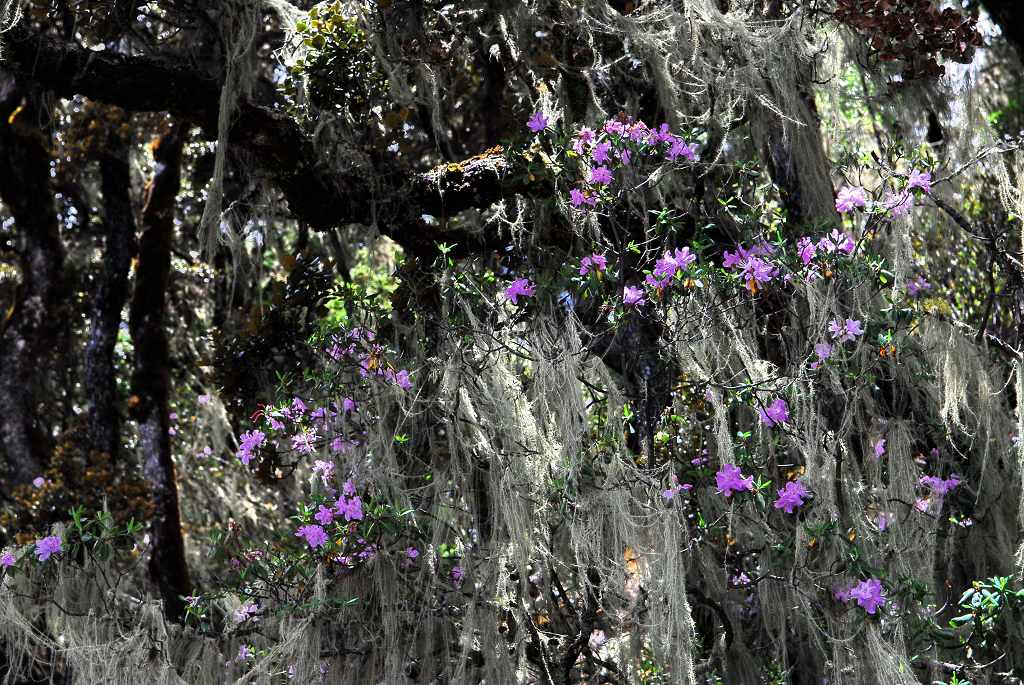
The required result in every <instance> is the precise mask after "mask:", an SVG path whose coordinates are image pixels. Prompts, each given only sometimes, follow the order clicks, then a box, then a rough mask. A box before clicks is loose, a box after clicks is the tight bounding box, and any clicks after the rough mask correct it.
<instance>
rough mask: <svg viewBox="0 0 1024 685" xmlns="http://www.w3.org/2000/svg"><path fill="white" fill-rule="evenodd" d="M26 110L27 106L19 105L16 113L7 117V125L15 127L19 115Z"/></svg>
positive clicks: (15, 109) (15, 110)
mask: <svg viewBox="0 0 1024 685" xmlns="http://www.w3.org/2000/svg"><path fill="white" fill-rule="evenodd" d="M24 109H25V105H18V106H17V107H15V108H14V111H13V112H11V116H9V117H7V125H8V126H13V125H14V121H15V119H17V118H18V115H19V114H21V113H22V111H24Z"/></svg>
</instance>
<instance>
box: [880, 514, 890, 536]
mask: <svg viewBox="0 0 1024 685" xmlns="http://www.w3.org/2000/svg"><path fill="white" fill-rule="evenodd" d="M888 527H889V515H888V514H879V515H878V530H879V532H881V533H884V532H885V529H886V528H888Z"/></svg>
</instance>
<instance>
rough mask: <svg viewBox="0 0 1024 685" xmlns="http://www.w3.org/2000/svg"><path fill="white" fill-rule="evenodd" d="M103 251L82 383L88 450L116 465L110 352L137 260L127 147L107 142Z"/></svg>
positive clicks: (103, 178)
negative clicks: (85, 396)
mask: <svg viewBox="0 0 1024 685" xmlns="http://www.w3.org/2000/svg"><path fill="white" fill-rule="evenodd" d="M100 177H101V183H102V188H103V200H104V209H105V217H104V231H105V234H106V245H105V251H104V255H103V272H102V273H101V274H100V277H99V282H98V284H97V287H96V294H95V298H94V300H93V314H92V324H91V327H90V331H89V340H88V342H87V343H86V348H85V363H84V366H85V369H84V374H85V383H86V386H87V387H88V388H89V393H88V398H89V408H88V422H89V423H88V425H89V436H88V441H89V448H90V449H92V450H94V451H96V452H102V453H106V454H107V455H109V456H110V457H111V458H112V459H116V457H117V453H118V450H119V446H120V440H121V437H120V436H121V431H120V427H121V414H120V411H119V408H118V403H117V382H116V375H117V374H116V368H115V365H114V346H115V344H116V343H117V332H118V329H119V327H120V325H121V310H122V309H124V306H125V303H126V302H127V301H128V269H129V267H130V265H131V259H132V257H133V256H134V254H135V246H136V240H135V218H134V216H133V215H132V203H131V193H130V189H131V179H130V177H129V173H128V147H127V145H126V144H125V142H124V141H123V140H121V139H120V138H117V137H114V136H112V137H111V140H110V141H109V144H108V146H107V149H106V150H104V152H103V154H102V157H101V159H100Z"/></svg>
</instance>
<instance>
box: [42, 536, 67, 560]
mask: <svg viewBox="0 0 1024 685" xmlns="http://www.w3.org/2000/svg"><path fill="white" fill-rule="evenodd" d="M62 551H63V549H62V548H61V540H60V538H59V537H58V536H56V535H49V536H47V537H45V538H41V539H39V540H36V558H37V559H39V561H46V560H47V559H49V558H50V557H51V556H52V555H54V554H60V553H61V552H62Z"/></svg>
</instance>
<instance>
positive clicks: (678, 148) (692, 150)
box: [665, 138, 697, 162]
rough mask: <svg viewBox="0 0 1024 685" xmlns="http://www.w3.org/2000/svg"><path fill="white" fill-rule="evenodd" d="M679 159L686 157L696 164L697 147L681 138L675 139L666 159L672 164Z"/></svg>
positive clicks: (666, 154)
mask: <svg viewBox="0 0 1024 685" xmlns="http://www.w3.org/2000/svg"><path fill="white" fill-rule="evenodd" d="M679 157H685V158H686V159H688V160H689V161H691V162H696V161H697V146H696V145H691V144H690V143H687V142H686V141H684V140H683V139H681V138H675V139H674V140H673V141H672V145H671V146H670V147H669V149H668V152H666V153H665V158H666V159H668V160H669V161H670V162H674V161H675V160H676V159H678V158H679Z"/></svg>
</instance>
